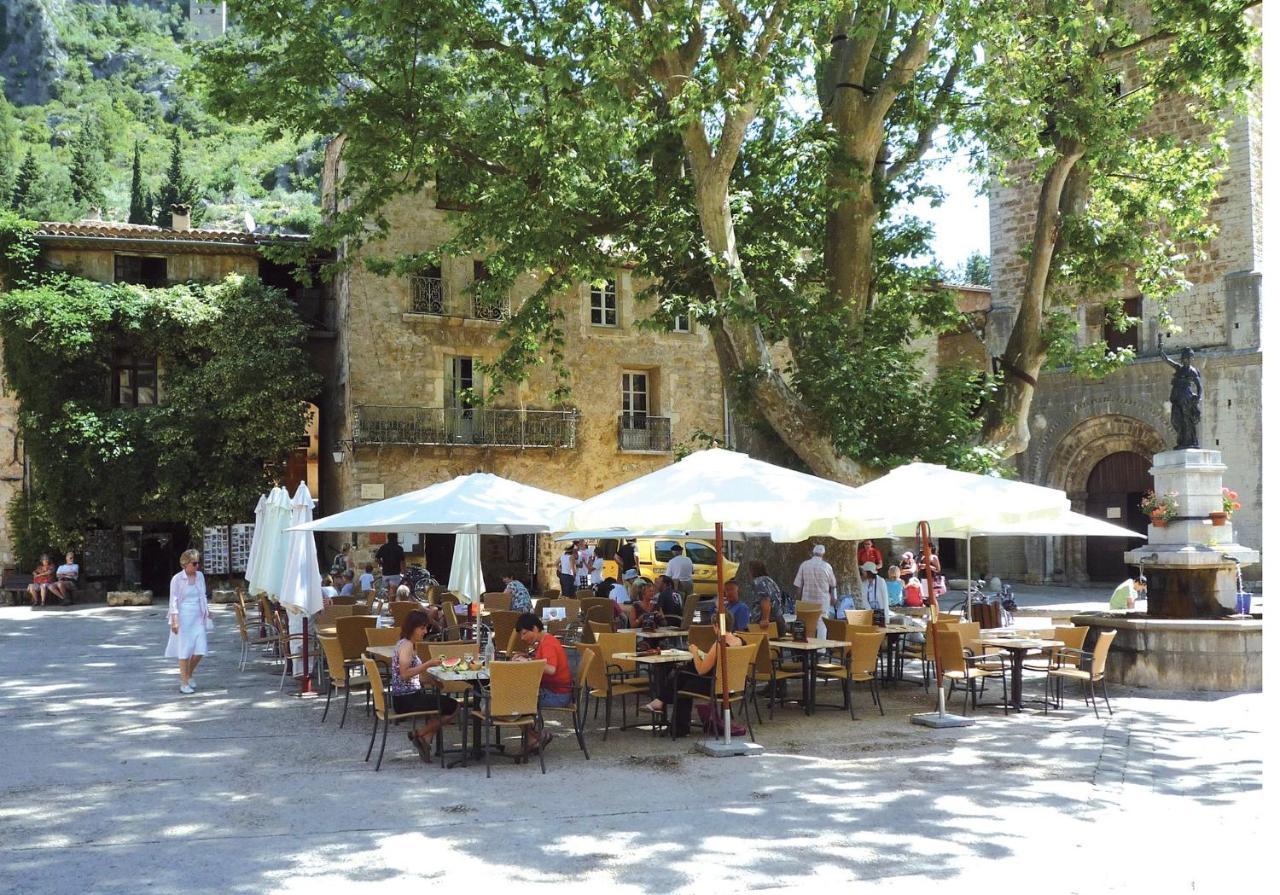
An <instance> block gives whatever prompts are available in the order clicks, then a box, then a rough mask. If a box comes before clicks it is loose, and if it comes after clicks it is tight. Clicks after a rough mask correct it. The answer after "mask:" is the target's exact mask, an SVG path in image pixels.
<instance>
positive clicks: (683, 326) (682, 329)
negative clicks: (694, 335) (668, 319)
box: [671, 314, 693, 333]
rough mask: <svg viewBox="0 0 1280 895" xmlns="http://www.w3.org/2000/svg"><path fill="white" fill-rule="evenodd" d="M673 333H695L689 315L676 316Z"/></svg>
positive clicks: (672, 325) (672, 327) (672, 328)
mask: <svg viewBox="0 0 1280 895" xmlns="http://www.w3.org/2000/svg"><path fill="white" fill-rule="evenodd" d="M671 331H672V332H677V333H688V332H693V325H692V322H691V321H690V320H689V315H688V314H676V316H675V319H674V321H673V322H672V324H671Z"/></svg>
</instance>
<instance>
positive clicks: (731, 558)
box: [596, 538, 742, 597]
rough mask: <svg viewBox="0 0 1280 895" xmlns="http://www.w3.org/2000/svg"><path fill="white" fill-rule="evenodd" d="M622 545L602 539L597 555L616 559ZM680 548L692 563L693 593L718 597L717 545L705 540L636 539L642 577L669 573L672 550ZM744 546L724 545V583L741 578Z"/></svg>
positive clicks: (728, 543) (637, 564)
mask: <svg viewBox="0 0 1280 895" xmlns="http://www.w3.org/2000/svg"><path fill="white" fill-rule="evenodd" d="M621 544H622V542H621V541H617V540H614V539H612V538H607V539H601V540H600V542H599V544H598V546H597V547H596V551H597V552H598V553H600V554H601V555H602V556H613V555H614V554H615V553H616V552H617V550H618V547H620V546H621ZM676 544H679V545H680V546H681V547H683V548H684V554H685V556H687V557H689V559H690V560H691V561H692V562H693V592H694V593H695V594H698V595H699V596H705V597H714V596H715V595H716V545H715V542H714V541H708V540H704V539H702V538H636V566H637V567H638V570H639V572H640V575H641V576H642V577H644V578H648V579H649V580H650V581H652V580H654V579H655V578H657V577H658V576H659V575H662V574H664V573H665V572H666V571H667V561H668V560H670V559H671V557H672V555H673V554H672V552H671V548H672V547H674V546H675V545H676ZM741 547H742V545H741V544H739V543H738V542H737V541H725V542H724V580H725V581H732V580H733V577H734V576H735V575H737V574H738V561H737V560H738V557H739V556H740V555H741V554H740V552H739V551H740V550H741Z"/></svg>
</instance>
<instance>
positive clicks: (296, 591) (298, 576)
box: [279, 482, 324, 693]
mask: <svg viewBox="0 0 1280 895" xmlns="http://www.w3.org/2000/svg"><path fill="white" fill-rule="evenodd" d="M281 490H284V489H281ZM314 507H315V501H313V500H312V499H311V492H310V491H309V490H308V489H307V483H306V482H301V483H300V484H299V485H298V490H297V491H295V492H294V495H293V499H292V500H291V501H290V507H289V509H290V515H289V518H290V522H291V523H292V524H293V525H294V526H298V525H305V524H306V523H308V522H310V521H311V512H312V510H313V509H314ZM283 544H284V547H285V551H284V567H283V570H282V575H281V579H280V597H279V600H280V603H281V604H283V605H284V606H285V607H286V608H287V607H291V606H292V607H295V608H296V609H297V610H298V611H297V612H290V613H289V630H290V631H291V632H292V631H294V630H295V629H296V630H298V631H299V632H300V633H301V634H302V669H303V674H302V692H303V693H310V692H311V676H310V664H309V661H308V655H307V653H308V648H309V640H310V637H309V634H308V631H307V620H308V619H309V618H310V617H311V616H312V615H315V614H316V613H317V612H319V611H320V610H321V609H323V608H324V595H323V594H322V592H321V590H320V562H319V559H318V558H317V557H316V539H315V536H314V535H312V534H311V533H310V532H308V531H297V530H291V531H289V532H287V533H286V534H285V536H284V540H283Z"/></svg>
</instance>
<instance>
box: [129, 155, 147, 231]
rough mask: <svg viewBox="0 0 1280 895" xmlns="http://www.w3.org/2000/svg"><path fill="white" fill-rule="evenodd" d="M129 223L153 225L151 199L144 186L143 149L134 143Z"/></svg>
mask: <svg viewBox="0 0 1280 895" xmlns="http://www.w3.org/2000/svg"><path fill="white" fill-rule="evenodd" d="M129 223H130V224H150V223H151V197H150V196H148V195H147V191H146V189H144V188H143V186H142V149H141V148H140V147H139V146H138V142H137V141H136V140H135V141H134V143H133V180H132V181H131V182H130V184H129Z"/></svg>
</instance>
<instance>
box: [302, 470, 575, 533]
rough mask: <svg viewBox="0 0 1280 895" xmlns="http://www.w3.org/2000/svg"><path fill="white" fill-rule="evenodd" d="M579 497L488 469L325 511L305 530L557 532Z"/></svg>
mask: <svg viewBox="0 0 1280 895" xmlns="http://www.w3.org/2000/svg"><path fill="white" fill-rule="evenodd" d="M577 502H578V501H577V500H575V499H574V498H572V497H565V496H564V495H563V494H556V493H554V492H551V491H543V490H542V489H541V488H533V487H531V486H529V485H523V484H521V483H520V482H515V481H512V480H511V479H505V478H503V477H502V476H497V475H493V474H492V473H488V472H475V473H472V474H471V475H462V476H458V477H457V478H455V479H451V480H449V481H447V482H439V483H437V484H435V485H431V486H429V487H427V488H422V489H419V490H417V491H410V492H409V493H407V494H399V495H397V496H395V497H388V498H387V499H386V500H379V501H377V502H376V503H371V504H366V505H365V506H361V507H355V508H354V509H350V510H346V511H345V512H342V513H335V514H334V515H332V516H325V517H323V518H321V519H317V520H315V521H314V522H310V523H308V524H306V525H303V526H299V528H301V529H303V530H305V531H365V532H370V531H403V532H428V533H432V534H465V533H470V534H485V535H527V534H538V533H540V532H547V531H552V530H553V528H552V525H553V523H554V521H555V520H556V519H557V518H558V517H559V516H561V515H562V514H563V513H564V512H565V511H567V510H568V509H569V508H570V507H572V506H573V505H575V504H576V503H577Z"/></svg>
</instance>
